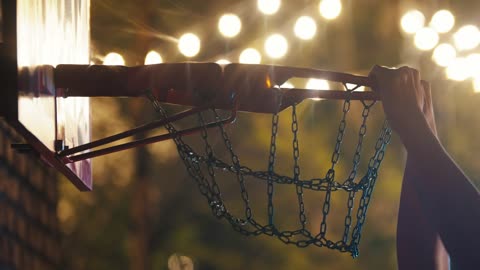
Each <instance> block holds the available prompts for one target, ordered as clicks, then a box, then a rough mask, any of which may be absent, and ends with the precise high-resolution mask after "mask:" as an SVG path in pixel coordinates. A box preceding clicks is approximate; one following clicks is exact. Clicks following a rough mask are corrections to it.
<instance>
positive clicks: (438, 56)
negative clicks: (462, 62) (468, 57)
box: [432, 43, 457, 67]
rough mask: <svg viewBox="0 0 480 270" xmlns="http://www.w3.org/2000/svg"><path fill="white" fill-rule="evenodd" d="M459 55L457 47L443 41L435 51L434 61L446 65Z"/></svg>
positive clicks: (442, 65)
mask: <svg viewBox="0 0 480 270" xmlns="http://www.w3.org/2000/svg"><path fill="white" fill-rule="evenodd" d="M456 57H457V51H456V50H455V48H454V47H453V46H452V45H450V44H448V43H442V44H440V45H438V46H437V47H436V48H435V50H434V51H433V55H432V59H433V61H434V62H435V63H436V64H437V65H439V66H441V67H446V66H448V65H449V64H450V63H452V61H453V60H455V58H456Z"/></svg>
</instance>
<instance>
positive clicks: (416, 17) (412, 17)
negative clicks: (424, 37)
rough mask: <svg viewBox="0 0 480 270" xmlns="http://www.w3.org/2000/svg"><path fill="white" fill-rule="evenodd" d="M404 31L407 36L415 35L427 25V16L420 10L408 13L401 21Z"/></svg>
mask: <svg viewBox="0 0 480 270" xmlns="http://www.w3.org/2000/svg"><path fill="white" fill-rule="evenodd" d="M400 25H401V26H402V30H403V31H404V32H405V33H407V34H414V33H416V32H417V31H418V30H420V29H422V28H423V26H424V25H425V16H424V15H423V13H422V12H420V11H419V10H416V9H414V10H410V11H407V12H406V13H405V14H404V15H403V16H402V19H401V20H400Z"/></svg>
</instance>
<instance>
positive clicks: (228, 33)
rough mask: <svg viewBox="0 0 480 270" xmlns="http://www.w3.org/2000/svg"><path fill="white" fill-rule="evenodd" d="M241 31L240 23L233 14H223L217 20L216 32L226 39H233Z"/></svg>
mask: <svg viewBox="0 0 480 270" xmlns="http://www.w3.org/2000/svg"><path fill="white" fill-rule="evenodd" d="M241 29H242V21H241V20H240V18H239V17H238V16H237V15H235V14H225V15H223V16H222V17H220V20H218V30H219V31H220V33H221V34H222V35H223V36H225V37H227V38H232V37H235V36H236V35H238V33H240V30H241Z"/></svg>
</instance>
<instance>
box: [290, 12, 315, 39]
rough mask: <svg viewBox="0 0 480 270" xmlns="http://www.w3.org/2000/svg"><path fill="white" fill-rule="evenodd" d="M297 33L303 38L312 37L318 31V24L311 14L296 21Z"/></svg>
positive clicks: (295, 29)
mask: <svg viewBox="0 0 480 270" xmlns="http://www.w3.org/2000/svg"><path fill="white" fill-rule="evenodd" d="M294 32H295V35H296V36H297V37H298V38H300V39H303V40H309V39H312V38H313V37H314V36H315V33H316V32H317V24H316V23H315V20H314V19H312V17H309V16H301V17H300V18H298V19H297V21H296V22H295V27H294Z"/></svg>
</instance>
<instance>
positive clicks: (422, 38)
mask: <svg viewBox="0 0 480 270" xmlns="http://www.w3.org/2000/svg"><path fill="white" fill-rule="evenodd" d="M439 39H440V38H439V36H438V33H437V32H435V30H433V29H432V28H430V27H424V28H422V29H420V30H418V31H417V33H416V34H415V39H414V43H415V46H416V47H417V48H418V49H419V50H422V51H428V50H431V49H433V48H434V47H435V46H436V45H437V44H438V40H439Z"/></svg>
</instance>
